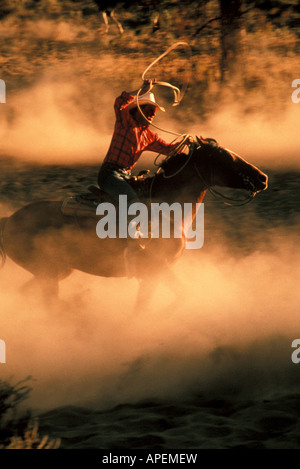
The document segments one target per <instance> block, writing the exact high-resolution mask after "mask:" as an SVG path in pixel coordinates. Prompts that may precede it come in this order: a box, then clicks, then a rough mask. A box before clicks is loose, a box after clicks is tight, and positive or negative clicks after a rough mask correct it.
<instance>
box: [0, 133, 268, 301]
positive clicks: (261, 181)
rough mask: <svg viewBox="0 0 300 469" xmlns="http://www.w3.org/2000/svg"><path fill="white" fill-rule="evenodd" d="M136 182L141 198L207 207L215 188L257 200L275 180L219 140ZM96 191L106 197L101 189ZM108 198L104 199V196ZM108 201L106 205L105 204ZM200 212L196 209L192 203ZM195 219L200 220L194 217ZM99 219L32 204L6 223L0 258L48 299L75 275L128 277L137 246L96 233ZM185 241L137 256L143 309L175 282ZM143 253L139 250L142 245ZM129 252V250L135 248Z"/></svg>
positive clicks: (159, 243)
mask: <svg viewBox="0 0 300 469" xmlns="http://www.w3.org/2000/svg"><path fill="white" fill-rule="evenodd" d="M130 183H131V184H132V185H133V186H134V188H135V190H137V191H139V196H140V199H141V200H144V201H145V202H147V203H148V204H149V201H150V202H151V203H152V202H153V201H163V202H167V203H168V204H173V203H175V202H177V203H179V204H180V205H181V206H183V205H184V204H185V203H192V204H195V205H196V204H201V203H202V202H203V199H204V197H205V195H206V193H207V191H208V190H212V188H213V187H214V186H223V187H228V188H232V189H243V190H245V191H247V192H249V198H248V199H247V200H252V199H253V197H254V196H255V195H256V194H257V193H258V192H260V191H263V190H265V189H266V188H267V186H268V176H267V175H266V174H264V173H263V172H262V171H261V170H259V169H258V168H256V167H255V166H253V165H252V164H250V163H248V162H247V161H245V160H244V159H243V158H242V157H241V156H239V155H237V154H236V153H234V152H233V151H231V150H229V149H225V148H224V147H222V146H220V145H219V144H218V143H217V142H216V141H215V140H214V139H203V138H198V137H197V140H196V141H194V143H193V144H192V145H191V146H190V151H188V152H184V151H183V152H181V153H177V154H174V155H171V156H169V157H166V158H165V159H164V160H163V161H162V163H161V164H160V165H159V169H158V170H157V171H156V172H155V174H154V175H146V176H143V177H142V176H141V177H133V178H131V180H130ZM97 191H98V192H99V194H101V190H100V188H99V187H98V188H97ZM102 196H103V193H102ZM98 200H103V199H98ZM193 206H194V205H193ZM195 216H196V215H195V213H193V218H195ZM97 220H98V218H97V217H96V216H94V217H93V216H83V217H78V216H70V215H65V214H64V213H63V211H62V201H61V200H41V201H35V202H32V203H30V204H28V205H26V206H24V207H22V208H20V209H19V210H18V211H16V212H15V213H13V214H12V215H11V216H10V217H7V218H3V219H1V220H0V253H1V254H2V258H3V263H4V262H5V257H6V255H7V256H8V257H9V258H10V259H11V260H13V261H14V262H15V263H16V264H17V265H19V266H21V267H23V268H24V269H25V270H27V271H29V272H30V273H31V274H32V275H33V278H32V280H31V281H30V282H29V285H30V286H32V285H33V284H35V285H39V286H40V287H41V288H42V292H43V294H44V296H45V297H46V298H57V297H58V293H59V282H60V281H61V280H63V279H65V278H67V277H68V276H69V275H70V274H71V272H72V271H73V270H79V271H81V272H85V273H87V274H92V275H96V276H100V277H115V278H117V277H129V278H130V276H129V275H128V260H129V263H130V257H129V259H128V256H126V253H127V254H128V247H130V246H131V245H132V243H136V242H137V240H132V239H129V237H127V238H120V237H116V238H112V237H107V238H105V239H100V238H99V237H98V236H97V234H96V223H97ZM185 242H186V240H185V238H184V236H182V237H177V238H175V237H174V236H170V238H162V237H159V238H158V239H151V238H150V240H148V245H149V248H148V247H147V244H146V248H145V246H144V247H143V249H142V248H141V249H140V244H138V248H137V249H136V250H135V255H136V257H135V259H136V266H138V268H136V270H135V271H134V274H133V275H131V277H132V278H133V279H135V280H138V283H139V290H138V295H137V303H136V305H137V306H138V304H139V303H141V302H142V301H148V299H149V297H150V295H151V292H152V290H153V288H154V287H155V285H158V284H159V282H160V278H161V277H162V276H163V275H164V274H165V275H166V276H168V275H170V279H171V283H173V278H172V269H171V266H172V264H173V263H174V262H175V261H176V259H178V258H179V257H180V256H181V255H182V254H183V252H184V250H185ZM135 247H136V244H135ZM129 252H130V250H129Z"/></svg>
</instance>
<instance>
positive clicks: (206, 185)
mask: <svg viewBox="0 0 300 469" xmlns="http://www.w3.org/2000/svg"><path fill="white" fill-rule="evenodd" d="M188 139H189V135H185V136H184V138H183V140H182V141H180V142H179V144H178V146H177V148H176V149H175V150H174V151H173V152H172V154H171V155H169V156H167V157H166V158H165V159H164V161H163V162H166V161H168V160H169V159H171V158H173V157H174V156H175V155H176V154H178V153H179V151H180V150H182V148H184V146H185V145H187V143H186V141H187V140H188ZM200 147H201V145H198V146H197V145H196V144H195V143H194V144H193V145H191V146H190V152H189V155H188V157H187V159H186V161H185V162H184V164H183V165H182V166H181V167H180V168H179V169H178V170H177V171H175V172H174V173H173V174H170V175H166V174H165V173H163V175H162V176H163V178H165V179H171V178H173V177H175V176H177V175H178V174H180V173H181V171H182V170H183V169H184V168H185V167H186V166H187V164H188V163H189V162H190V161H191V159H192V156H193V155H194V151H195V150H197V149H198V148H200ZM160 155H161V154H158V155H157V156H156V158H155V160H154V164H156V161H157V159H158V158H159V157H160ZM208 156H209V157H210V159H211V164H210V181H209V183H207V182H206V180H205V179H204V177H203V176H202V174H201V173H200V171H199V168H198V167H197V165H196V163H195V161H193V166H194V168H195V172H196V174H197V176H198V177H199V179H200V180H201V182H202V184H203V185H204V188H205V189H208V191H209V192H210V193H211V194H212V196H213V197H214V198H215V199H218V198H219V199H224V200H227V201H230V202H235V203H230V202H224V204H225V205H229V206H231V207H241V206H243V205H246V204H248V203H249V202H251V201H252V200H253V199H254V197H255V195H256V192H250V193H249V195H248V197H246V198H245V199H243V200H241V199H234V198H232V197H228V196H226V195H224V194H222V193H221V192H219V191H217V190H216V189H213V188H212V186H213V184H214V182H213V164H212V158H211V153H210V154H209V155H208ZM158 166H159V168H158V170H157V171H156V172H155V174H154V177H153V179H152V181H151V185H150V188H149V199H150V202H151V199H152V188H153V184H154V180H155V178H156V176H157V175H158V174H159V172H160V170H161V166H162V163H161V164H160V165H158Z"/></svg>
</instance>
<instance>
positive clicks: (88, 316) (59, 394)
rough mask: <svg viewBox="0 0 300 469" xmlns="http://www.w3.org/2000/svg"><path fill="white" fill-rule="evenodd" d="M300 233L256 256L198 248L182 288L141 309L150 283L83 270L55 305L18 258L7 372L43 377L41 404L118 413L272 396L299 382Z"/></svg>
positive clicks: (0, 282) (5, 317) (5, 282)
mask: <svg viewBox="0 0 300 469" xmlns="http://www.w3.org/2000/svg"><path fill="white" fill-rule="evenodd" d="M296 246H297V240H296V239H293V238H291V237H289V238H288V239H287V241H286V242H282V238H281V237H280V236H279V238H278V239H275V238H273V239H272V240H271V239H270V243H269V250H268V251H266V250H260V249H259V246H257V249H254V250H253V251H252V252H251V253H250V254H248V255H245V256H241V257H240V258H238V257H237V256H234V255H230V251H231V249H230V243H229V244H227V246H226V243H225V244H224V245H223V247H220V245H217V244H216V245H213V246H211V247H210V248H209V249H205V247H203V248H202V249H201V250H199V252H197V253H196V254H195V253H193V255H191V253H188V254H187V255H186V256H183V258H181V259H180V260H179V261H178V262H177V264H175V266H174V267H173V271H174V273H175V274H176V276H177V278H178V280H179V282H180V288H178V287H176V290H177V293H176V294H175V293H174V291H173V290H172V289H171V288H170V285H167V284H164V283H163V282H160V283H159V285H158V288H157V290H156V291H155V292H153V297H152V299H151V301H150V303H149V304H148V305H143V304H141V305H140V310H139V313H133V307H134V304H135V298H136V294H137V289H138V283H137V282H136V281H135V280H134V279H126V278H122V279H112V278H110V279H104V278H98V277H93V276H90V275H87V274H84V273H81V272H74V273H73V274H72V275H71V276H70V277H69V278H68V279H65V280H64V281H62V282H61V290H60V303H59V306H56V307H55V308H52V309H51V308H50V307H46V306H45V305H44V304H43V302H42V301H41V299H40V298H39V296H38V295H37V294H36V293H35V294H34V295H33V296H32V297H24V296H23V294H21V293H20V288H21V286H22V285H23V284H24V282H26V281H28V280H29V279H30V275H29V274H28V273H26V272H25V271H23V270H22V269H21V268H20V267H17V266H16V265H15V264H13V262H12V261H10V260H8V261H7V264H6V266H5V267H4V269H3V270H2V271H1V272H0V292H1V324H2V325H1V339H2V340H4V341H5V343H6V353H7V363H6V364H2V365H1V377H2V379H10V381H13V382H17V381H19V380H21V379H24V378H25V377H27V376H29V375H31V376H32V379H33V380H32V383H31V385H32V388H33V389H32V393H31V397H30V399H29V401H28V402H27V403H26V404H27V405H30V407H31V408H33V409H34V410H36V411H41V410H45V409H50V408H53V407H55V406H60V405H66V404H68V405H69V404H74V405H82V406H91V407H93V406H95V407H98V408H106V407H109V406H112V405H116V404H118V403H124V402H135V401H137V400H141V399H153V398H161V399H186V398H187V397H189V396H190V395H193V393H198V394H199V393H201V392H209V393H210V395H214V394H215V395H217V396H219V397H220V396H222V397H224V396H225V395H226V393H228V394H230V395H232V393H233V392H234V393H235V395H236V398H237V399H238V398H239V397H243V398H245V397H248V398H254V397H260V398H261V397H262V396H263V397H266V396H268V395H269V394H272V393H274V392H278V389H279V388H280V390H281V392H292V390H293V387H296V386H298V385H299V378H298V375H299V373H297V371H298V370H297V365H295V364H293V363H292V362H291V353H292V349H291V343H292V341H293V339H295V338H298V336H299V332H300V320H299V314H298V310H299V300H300V293H299V289H297V288H295V279H296V278H299V274H300V267H299V266H300V263H299V260H300V259H299V250H298V249H297V248H296Z"/></svg>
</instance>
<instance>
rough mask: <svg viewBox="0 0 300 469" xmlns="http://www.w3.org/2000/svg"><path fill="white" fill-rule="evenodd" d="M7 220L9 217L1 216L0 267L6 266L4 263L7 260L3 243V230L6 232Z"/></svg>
mask: <svg viewBox="0 0 300 469" xmlns="http://www.w3.org/2000/svg"><path fill="white" fill-rule="evenodd" d="M7 220H8V217H4V218H0V256H1V265H0V269H2V267H4V264H5V261H6V252H5V249H4V243H3V232H4V227H5V224H6V221H7Z"/></svg>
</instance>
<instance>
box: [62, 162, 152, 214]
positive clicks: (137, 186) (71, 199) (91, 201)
mask: <svg viewBox="0 0 300 469" xmlns="http://www.w3.org/2000/svg"><path fill="white" fill-rule="evenodd" d="M149 172H150V170H143V171H140V173H139V174H138V176H132V177H131V178H130V179H129V180H128V182H129V184H130V185H131V186H132V187H133V188H134V190H135V191H136V192H137V193H138V194H139V196H141V195H143V194H144V193H145V181H146V180H147V179H149V178H148V177H147V176H148V174H149ZM103 202H110V203H112V204H115V203H116V202H115V200H114V199H113V198H112V197H111V196H110V195H109V194H107V192H105V191H104V190H103V189H101V187H99V186H96V185H94V184H92V185H90V186H88V187H87V192H83V193H80V194H77V195H75V196H68V197H66V198H65V199H64V200H63V202H62V206H61V211H62V213H63V214H64V215H69V216H77V217H96V209H97V206H98V205H99V204H101V203H103Z"/></svg>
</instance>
